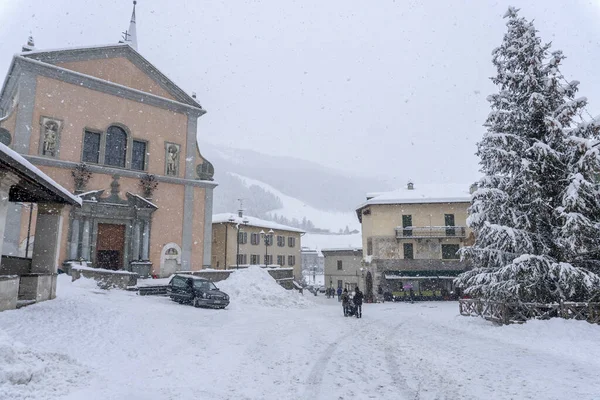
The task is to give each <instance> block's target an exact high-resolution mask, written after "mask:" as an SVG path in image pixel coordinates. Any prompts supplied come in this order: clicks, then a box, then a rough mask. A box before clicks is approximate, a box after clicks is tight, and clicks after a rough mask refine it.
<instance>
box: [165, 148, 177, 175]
mask: <svg viewBox="0 0 600 400" xmlns="http://www.w3.org/2000/svg"><path fill="white" fill-rule="evenodd" d="M166 164H167V167H166V175H173V176H177V172H178V171H177V169H178V168H177V166H178V165H177V164H179V146H177V145H175V144H169V145H167V155H166Z"/></svg>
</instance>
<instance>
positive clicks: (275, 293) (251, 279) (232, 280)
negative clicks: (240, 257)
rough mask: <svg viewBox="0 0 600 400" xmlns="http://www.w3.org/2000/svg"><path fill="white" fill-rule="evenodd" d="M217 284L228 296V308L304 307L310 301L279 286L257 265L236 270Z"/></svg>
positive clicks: (308, 304)
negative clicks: (249, 306) (248, 306)
mask: <svg viewBox="0 0 600 400" xmlns="http://www.w3.org/2000/svg"><path fill="white" fill-rule="evenodd" d="M217 286H218V287H219V289H221V290H223V291H224V292H225V293H227V294H228V295H229V297H230V302H231V303H230V305H229V307H230V308H238V307H244V306H247V305H251V306H263V307H279V308H305V307H308V306H310V305H311V304H312V303H311V302H309V301H308V300H307V299H305V298H304V296H303V295H301V294H300V293H298V291H296V290H286V289H284V288H282V287H281V286H279V284H278V283H277V282H275V280H274V279H273V278H272V277H271V275H269V273H268V272H267V271H266V270H265V269H263V268H260V267H258V266H251V267H249V268H246V269H240V270H236V271H235V272H234V273H232V274H231V275H230V276H229V278H227V279H226V280H224V281H221V282H218V283H217Z"/></svg>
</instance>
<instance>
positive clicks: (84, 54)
mask: <svg viewBox="0 0 600 400" xmlns="http://www.w3.org/2000/svg"><path fill="white" fill-rule="evenodd" d="M21 56H22V57H25V58H29V59H33V60H37V61H40V62H44V63H47V64H51V65H54V66H56V67H60V68H64V69H68V70H71V71H74V72H77V73H80V74H83V75H87V76H91V77H94V78H99V79H102V80H105V81H108V82H111V83H116V84H119V85H122V86H126V87H129V88H132V89H135V90H139V91H142V92H145V93H149V94H152V95H155V96H160V97H163V98H167V99H170V100H175V101H179V102H181V103H184V104H187V105H190V106H193V107H199V108H201V106H200V104H199V103H198V102H197V101H196V100H195V99H194V98H192V97H191V96H189V95H188V94H187V93H186V92H185V91H184V90H183V89H181V88H180V87H179V86H177V85H176V84H175V83H174V82H173V81H171V80H170V79H169V78H167V77H166V76H165V75H164V74H163V73H162V72H160V71H159V70H158V68H156V67H155V66H154V65H152V63H150V62H149V61H148V60H146V59H145V58H144V57H143V56H142V55H140V54H139V53H138V52H137V51H135V50H134V49H133V48H131V46H129V45H127V44H116V45H107V46H95V47H84V48H71V49H59V50H47V51H33V52H25V53H22V54H21Z"/></svg>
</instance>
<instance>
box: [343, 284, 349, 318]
mask: <svg viewBox="0 0 600 400" xmlns="http://www.w3.org/2000/svg"><path fill="white" fill-rule="evenodd" d="M349 303H350V295H349V294H348V289H344V293H342V309H343V310H344V317H347V316H348V304H349Z"/></svg>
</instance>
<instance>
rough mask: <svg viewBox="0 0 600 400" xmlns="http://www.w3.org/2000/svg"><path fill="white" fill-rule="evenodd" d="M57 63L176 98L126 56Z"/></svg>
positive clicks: (148, 91) (83, 72)
mask: <svg viewBox="0 0 600 400" xmlns="http://www.w3.org/2000/svg"><path fill="white" fill-rule="evenodd" d="M55 65H56V66H58V67H61V68H66V69H70V70H71V71H77V72H80V73H82V74H86V75H90V76H95V77H96V78H100V79H104V80H106V81H109V82H114V83H118V84H119V85H123V86H127V87H130V88H133V89H137V90H141V91H143V92H146V93H152V94H155V95H157V96H160V97H165V98H167V99H171V100H174V99H175V98H174V97H173V96H171V95H170V94H169V92H167V91H166V90H165V89H163V88H162V87H161V86H160V85H159V84H158V83H156V82H155V81H154V80H153V79H152V78H150V77H149V76H148V75H147V74H146V73H144V71H142V70H140V69H139V68H138V67H137V66H136V65H135V64H133V63H132V62H131V61H129V60H128V59H127V58H126V57H114V58H106V59H95V60H86V61H70V62H61V63H56V64H55Z"/></svg>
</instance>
